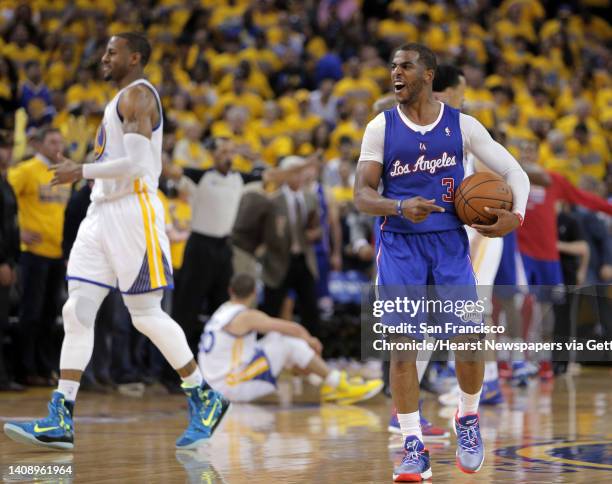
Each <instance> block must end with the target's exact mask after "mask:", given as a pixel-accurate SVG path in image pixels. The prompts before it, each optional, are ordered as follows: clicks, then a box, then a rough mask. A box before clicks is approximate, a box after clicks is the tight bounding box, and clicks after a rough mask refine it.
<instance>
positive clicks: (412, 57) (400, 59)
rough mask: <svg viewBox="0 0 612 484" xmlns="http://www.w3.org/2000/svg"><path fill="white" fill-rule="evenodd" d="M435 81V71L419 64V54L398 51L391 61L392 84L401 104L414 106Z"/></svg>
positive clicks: (410, 51)
mask: <svg viewBox="0 0 612 484" xmlns="http://www.w3.org/2000/svg"><path fill="white" fill-rule="evenodd" d="M432 80H433V71H432V70H431V69H426V68H425V66H424V65H423V64H422V63H421V62H419V53H418V52H415V51H412V50H398V51H397V52H395V54H394V55H393V60H392V61H391V82H392V83H393V91H394V92H395V98H396V99H397V102H398V103H400V104H412V103H413V102H415V101H416V100H417V99H418V97H419V95H420V94H421V92H422V91H423V89H424V88H425V87H426V86H427V85H428V84H429V85H431V82H432Z"/></svg>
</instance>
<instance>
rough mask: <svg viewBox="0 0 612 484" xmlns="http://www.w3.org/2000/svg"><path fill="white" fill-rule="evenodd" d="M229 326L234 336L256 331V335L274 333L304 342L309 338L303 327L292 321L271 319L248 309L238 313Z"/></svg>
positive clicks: (259, 312) (257, 311)
mask: <svg viewBox="0 0 612 484" xmlns="http://www.w3.org/2000/svg"><path fill="white" fill-rule="evenodd" d="M230 325H231V326H230V327H229V328H228V329H230V330H231V332H232V333H236V334H246V333H248V332H249V331H256V332H258V333H270V332H272V331H276V332H277V333H281V334H285V335H287V336H293V337H295V338H301V339H304V340H307V339H308V338H310V333H309V332H308V331H307V330H306V328H304V327H303V326H301V325H299V324H297V323H294V322H292V321H285V320H284V319H279V318H272V317H270V316H268V315H267V314H266V313H264V312H262V311H259V310H257V309H249V310H247V311H244V312H242V313H240V314H239V315H238V316H236V317H235V318H234V320H233V321H232V322H231V323H230Z"/></svg>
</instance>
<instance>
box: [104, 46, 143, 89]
mask: <svg viewBox="0 0 612 484" xmlns="http://www.w3.org/2000/svg"><path fill="white" fill-rule="evenodd" d="M138 62H139V54H136V53H134V52H131V51H130V49H129V47H128V43H127V40H126V39H122V38H121V37H111V38H110V40H109V41H108V45H107V46H106V52H105V53H104V55H103V56H102V74H103V75H104V80H105V81H115V82H116V81H119V80H121V79H123V78H124V77H125V76H126V75H127V73H128V71H129V70H130V67H131V66H133V65H136V64H138Z"/></svg>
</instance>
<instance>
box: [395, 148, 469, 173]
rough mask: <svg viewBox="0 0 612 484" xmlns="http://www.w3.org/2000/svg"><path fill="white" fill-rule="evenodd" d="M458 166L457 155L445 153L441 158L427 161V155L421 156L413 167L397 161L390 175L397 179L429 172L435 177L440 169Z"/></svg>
mask: <svg viewBox="0 0 612 484" xmlns="http://www.w3.org/2000/svg"><path fill="white" fill-rule="evenodd" d="M456 164H457V160H456V157H455V155H453V156H448V153H447V152H446V151H445V152H444V153H442V156H441V157H440V158H434V159H431V160H427V159H425V155H421V156H419V157H418V158H417V160H416V161H415V162H414V165H413V166H412V167H411V166H410V163H405V164H403V163H402V162H401V161H400V160H395V161H394V162H393V170H391V172H390V173H389V175H390V176H392V177H396V176H402V175H407V174H408V173H416V172H419V171H425V172H429V173H431V174H432V175H433V174H434V173H435V172H436V171H437V170H438V169H439V168H447V167H449V166H455V165H456Z"/></svg>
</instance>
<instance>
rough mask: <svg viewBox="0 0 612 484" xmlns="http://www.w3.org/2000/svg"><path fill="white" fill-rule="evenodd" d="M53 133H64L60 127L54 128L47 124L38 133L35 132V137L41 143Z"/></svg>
mask: <svg viewBox="0 0 612 484" xmlns="http://www.w3.org/2000/svg"><path fill="white" fill-rule="evenodd" d="M53 133H60V134H61V133H62V132H61V131H60V130H59V129H58V128H54V127H52V126H45V127H44V128H41V129H39V130H38V131H37V133H36V134H35V137H36V139H37V140H38V141H40V142H41V143H42V142H43V141H45V138H46V137H47V136H48V135H50V134H53Z"/></svg>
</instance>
